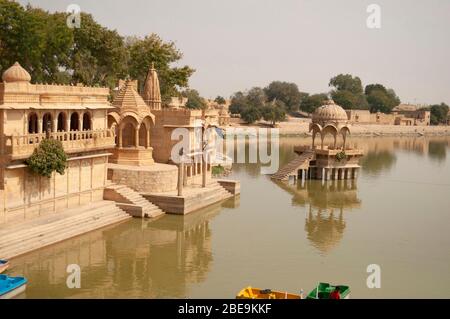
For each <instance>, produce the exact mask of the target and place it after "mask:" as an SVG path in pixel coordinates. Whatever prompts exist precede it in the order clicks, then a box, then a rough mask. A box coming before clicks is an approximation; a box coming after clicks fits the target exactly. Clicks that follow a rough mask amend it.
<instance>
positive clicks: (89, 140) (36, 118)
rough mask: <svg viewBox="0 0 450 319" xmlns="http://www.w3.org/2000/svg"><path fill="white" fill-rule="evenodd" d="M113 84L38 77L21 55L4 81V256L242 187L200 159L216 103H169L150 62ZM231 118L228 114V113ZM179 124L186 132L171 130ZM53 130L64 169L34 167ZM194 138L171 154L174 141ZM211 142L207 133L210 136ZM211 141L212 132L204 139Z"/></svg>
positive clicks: (0, 216) (213, 199)
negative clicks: (201, 137) (43, 172)
mask: <svg viewBox="0 0 450 319" xmlns="http://www.w3.org/2000/svg"><path fill="white" fill-rule="evenodd" d="M109 97H110V90H109V89H108V88H102V87H87V86H83V85H55V84H37V83H32V79H31V76H30V74H29V73H28V72H27V71H26V70H25V69H24V68H23V67H22V66H21V65H20V64H19V63H17V62H16V63H15V64H14V65H13V66H11V67H10V68H9V69H7V70H6V71H5V72H4V73H3V75H2V82H0V118H1V121H0V159H1V162H0V176H1V183H0V237H1V238H2V242H1V243H0V256H1V257H3V258H9V257H13V256H16V255H20V254H23V253H25V252H28V251H30V250H33V249H36V248H39V247H42V246H45V245H49V244H52V243H55V242H58V241H61V240H64V239H67V238H70V237H73V236H76V235H79V234H82V233H85V232H88V231H90V230H93V229H97V228H100V227H104V226H107V225H110V224H113V223H117V222H119V221H122V220H125V219H127V218H130V216H136V217H150V218H152V217H157V216H160V215H162V214H164V213H173V214H187V213H190V212H192V211H195V210H198V209H200V208H203V207H205V206H208V205H211V204H213V203H217V202H220V201H222V200H224V199H226V198H229V197H232V196H234V195H237V194H239V183H238V182H236V181H230V180H219V179H215V178H213V177H212V173H211V172H212V167H213V166H214V165H215V162H214V158H212V160H209V161H208V160H202V156H199V149H198V147H197V146H198V141H197V140H196V139H197V138H198V132H199V131H200V132H202V128H205V127H209V126H211V127H214V126H220V121H221V117H226V116H225V114H223V112H222V113H221V112H220V110H217V109H207V110H190V109H187V108H184V107H163V105H162V101H161V93H160V87H159V79H158V74H157V71H156V69H155V68H154V66H153V65H152V66H151V67H150V69H149V70H148V75H147V78H146V81H145V84H144V90H143V92H139V91H138V83H137V81H134V80H131V79H127V80H123V81H120V83H119V85H118V87H117V89H116V90H115V92H114V93H113V101H112V103H111V102H109ZM222 121H223V119H222ZM177 128H184V129H185V131H186V132H187V136H179V137H177V138H175V139H174V138H173V135H174V134H173V132H174V130H176V129H177ZM46 138H51V139H55V140H58V141H60V142H61V143H62V146H63V148H64V151H65V153H66V154H67V157H68V161H67V167H66V170H65V173H64V174H62V175H61V174H58V173H53V174H52V176H51V178H47V177H44V176H40V175H37V174H36V173H33V172H31V171H30V170H29V168H28V167H27V165H26V159H27V158H29V157H30V156H31V155H32V154H33V152H34V150H35V149H36V148H37V147H38V146H39V144H40V142H41V141H42V140H44V139H46ZM182 138H186V139H187V141H188V143H187V144H186V145H187V147H185V148H184V149H183V154H180V155H181V156H182V158H183V161H181V162H180V161H179V160H178V161H177V160H176V159H174V158H172V157H173V154H172V152H171V150H172V147H173V146H174V145H175V144H176V143H178V142H179V141H180V139H182ZM208 141H209V140H208ZM202 142H204V141H202Z"/></svg>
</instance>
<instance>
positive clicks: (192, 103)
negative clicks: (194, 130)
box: [182, 89, 207, 109]
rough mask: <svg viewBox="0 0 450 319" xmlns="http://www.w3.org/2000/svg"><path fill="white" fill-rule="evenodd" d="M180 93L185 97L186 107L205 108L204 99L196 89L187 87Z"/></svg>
mask: <svg viewBox="0 0 450 319" xmlns="http://www.w3.org/2000/svg"><path fill="white" fill-rule="evenodd" d="M182 95H183V96H184V97H187V99H188V100H187V102H186V107H187V108H188V109H205V108H206V106H207V105H206V101H205V99H204V98H202V97H201V96H200V94H199V93H198V91H197V90H193V89H187V90H185V91H184V92H183V93H182Z"/></svg>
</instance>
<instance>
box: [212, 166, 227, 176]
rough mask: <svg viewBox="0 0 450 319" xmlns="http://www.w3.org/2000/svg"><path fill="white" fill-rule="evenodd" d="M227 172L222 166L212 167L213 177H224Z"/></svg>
mask: <svg viewBox="0 0 450 319" xmlns="http://www.w3.org/2000/svg"><path fill="white" fill-rule="evenodd" d="M224 172H225V168H224V167H223V166H221V165H218V166H213V167H212V174H213V175H222V174H223V173H224Z"/></svg>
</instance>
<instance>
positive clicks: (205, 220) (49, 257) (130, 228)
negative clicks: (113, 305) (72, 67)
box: [12, 198, 239, 298]
mask: <svg viewBox="0 0 450 319" xmlns="http://www.w3.org/2000/svg"><path fill="white" fill-rule="evenodd" d="M223 204H224V205H227V206H228V207H236V205H239V202H236V200H235V199H233V198H231V199H230V202H229V201H225V202H224V203H223ZM221 210H222V205H221V204H217V205H213V206H210V207H208V208H207V209H203V210H200V211H198V212H195V213H192V214H188V215H185V216H173V215H166V216H163V217H161V218H159V219H157V220H154V221H149V220H142V219H133V220H131V221H129V222H125V223H122V224H119V225H117V226H113V227H110V228H107V229H105V230H99V231H94V232H92V233H89V234H87V235H84V236H81V237H78V238H76V239H72V240H68V241H65V242H62V243H60V244H57V245H54V246H51V247H49V248H45V249H42V250H39V251H36V252H34V253H31V254H28V255H26V256H25V257H19V258H17V259H15V260H14V265H16V266H15V267H13V269H12V272H14V273H21V274H23V275H25V276H26V277H28V278H32V279H33V280H31V281H30V284H29V286H28V288H27V297H28V298H33V297H43V296H45V297H59V298H61V297H76V298H88V297H96V298H99V297H125V298H126V297H143V298H158V297H179V298H181V297H186V296H188V294H189V292H188V286H189V285H190V284H193V283H199V282H202V281H203V280H205V277H206V274H207V273H208V271H209V269H210V266H211V262H212V259H213V255H212V248H211V236H212V235H211V229H210V225H209V222H210V220H211V219H212V218H214V217H215V216H216V215H217V214H219V212H220V211H221ZM68 264H78V265H79V266H80V267H81V271H82V275H81V286H82V287H81V289H68V288H67V286H66V278H67V275H68V274H67V273H66V267H67V265H68ZM41 289H45V291H42V290H41Z"/></svg>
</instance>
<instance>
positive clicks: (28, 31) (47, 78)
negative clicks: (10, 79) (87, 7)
mask: <svg viewBox="0 0 450 319" xmlns="http://www.w3.org/2000/svg"><path fill="white" fill-rule="evenodd" d="M72 47H73V36H72V33H71V31H70V29H69V28H67V26H66V24H65V15H64V14H61V13H55V14H49V13H48V12H47V11H43V10H41V9H36V8H33V7H31V6H29V5H28V6H27V7H26V8H23V7H22V6H20V5H19V4H18V3H16V2H13V1H7V0H0V69H1V70H3V71H4V70H5V69H6V68H8V67H10V66H11V65H12V64H13V63H14V62H15V61H19V62H20V63H21V65H22V66H23V67H24V68H26V69H27V70H28V71H29V72H30V74H31V76H32V77H33V79H34V81H37V82H56V81H55V79H58V81H61V80H64V81H65V82H67V79H68V78H70V75H69V74H68V73H66V74H64V76H61V73H64V72H65V69H66V68H67V67H68V64H69V57H70V52H71V49H72Z"/></svg>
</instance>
